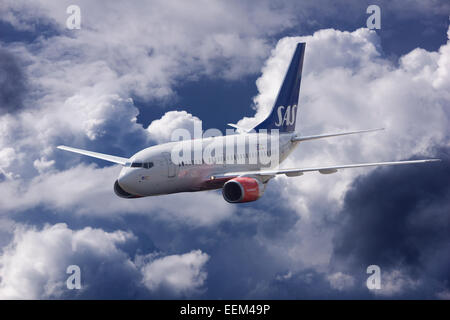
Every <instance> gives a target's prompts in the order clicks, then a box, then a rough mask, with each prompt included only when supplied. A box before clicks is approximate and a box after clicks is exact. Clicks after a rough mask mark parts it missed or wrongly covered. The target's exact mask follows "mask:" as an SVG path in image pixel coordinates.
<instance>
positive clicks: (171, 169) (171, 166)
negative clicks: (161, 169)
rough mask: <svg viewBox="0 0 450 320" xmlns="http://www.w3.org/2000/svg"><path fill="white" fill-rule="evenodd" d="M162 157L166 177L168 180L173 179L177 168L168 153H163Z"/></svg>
mask: <svg viewBox="0 0 450 320" xmlns="http://www.w3.org/2000/svg"><path fill="white" fill-rule="evenodd" d="M163 156H164V159H165V161H166V163H167V176H168V177H169V178H173V177H175V176H176V175H177V169H178V166H177V165H175V164H174V163H173V162H172V160H171V157H170V153H169V152H163Z"/></svg>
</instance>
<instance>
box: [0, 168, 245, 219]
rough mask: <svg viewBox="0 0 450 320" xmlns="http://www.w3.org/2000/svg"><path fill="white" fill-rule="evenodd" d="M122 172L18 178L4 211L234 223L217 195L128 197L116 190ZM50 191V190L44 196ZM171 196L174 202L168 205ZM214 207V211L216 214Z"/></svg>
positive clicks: (0, 186)
mask: <svg viewBox="0 0 450 320" xmlns="http://www.w3.org/2000/svg"><path fill="white" fill-rule="evenodd" d="M119 172H120V168H119V167H118V166H111V167H105V168H97V167H96V166H94V165H90V166H85V165H78V166H76V167H73V168H70V169H68V170H64V171H50V172H45V173H42V174H41V175H39V176H38V177H36V178H34V179H32V180H31V181H28V180H24V179H15V180H12V181H4V182H3V183H0V193H1V194H2V195H3V196H2V197H1V198H0V207H2V208H3V209H4V211H5V213H6V212H8V211H25V210H28V209H30V208H33V207H36V206H39V205H43V206H45V207H47V208H49V209H52V210H55V211H56V212H60V213H62V214H67V213H68V212H70V213H72V214H75V215H88V216H97V217H103V218H108V219H111V218H114V217H115V216H117V215H124V214H139V215H147V216H149V217H152V219H153V218H156V219H162V220H165V221H169V222H177V223H182V224H185V225H189V226H191V227H194V228H196V227H206V226H211V225H214V224H217V223H219V222H220V221H223V220H224V219H228V218H230V217H231V216H232V214H233V212H234V211H235V210H236V207H235V206H233V205H231V204H229V203H227V202H225V201H223V199H222V196H221V195H220V194H217V193H215V192H213V191H212V192H201V193H200V192H199V193H181V194H176V195H168V196H159V197H147V198H141V199H132V200H130V199H122V198H119V197H117V196H116V195H115V194H114V191H113V185H114V181H115V179H117V176H118V175H119ZM43 190H44V192H43ZM168 197H170V199H171V201H167V199H168ZM211 208H214V212H211Z"/></svg>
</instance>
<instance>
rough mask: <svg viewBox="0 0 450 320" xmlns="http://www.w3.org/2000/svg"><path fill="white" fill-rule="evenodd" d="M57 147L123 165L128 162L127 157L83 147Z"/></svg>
mask: <svg viewBox="0 0 450 320" xmlns="http://www.w3.org/2000/svg"><path fill="white" fill-rule="evenodd" d="M57 148H58V149H61V150H65V151H70V152H75V153H79V154H83V155H85V156H89V157H93V158H97V159H102V160H106V161H109V162H114V163H118V164H121V165H125V163H127V162H128V159H127V158H122V157H117V156H112V155H109V154H104V153H98V152H93V151H88V150H83V149H77V148H71V147H66V146H58V147H57Z"/></svg>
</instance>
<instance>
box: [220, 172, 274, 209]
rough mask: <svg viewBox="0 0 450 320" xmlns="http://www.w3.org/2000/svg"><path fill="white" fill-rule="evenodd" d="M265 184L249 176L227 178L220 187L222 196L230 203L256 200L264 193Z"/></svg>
mask: <svg viewBox="0 0 450 320" xmlns="http://www.w3.org/2000/svg"><path fill="white" fill-rule="evenodd" d="M264 189H265V185H263V184H262V183H261V182H260V181H258V180H257V179H254V178H250V177H238V178H234V179H231V180H228V181H227V182H226V183H225V184H224V185H223V188H222V195H223V198H224V199H225V200H226V201H228V202H231V203H237V202H250V201H255V200H258V199H259V197H261V196H262V194H263V193H264Z"/></svg>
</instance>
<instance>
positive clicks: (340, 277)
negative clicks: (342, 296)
mask: <svg viewBox="0 0 450 320" xmlns="http://www.w3.org/2000/svg"><path fill="white" fill-rule="evenodd" d="M327 278H328V281H329V283H330V286H331V287H332V288H333V289H336V290H339V291H342V290H346V289H349V288H351V287H353V285H354V283H355V279H354V278H353V277H352V276H350V275H348V274H345V273H342V272H336V273H333V274H331V275H329V276H328V277H327Z"/></svg>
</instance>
